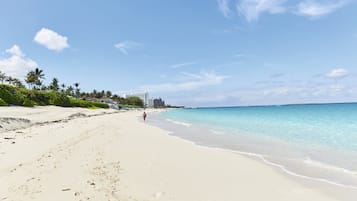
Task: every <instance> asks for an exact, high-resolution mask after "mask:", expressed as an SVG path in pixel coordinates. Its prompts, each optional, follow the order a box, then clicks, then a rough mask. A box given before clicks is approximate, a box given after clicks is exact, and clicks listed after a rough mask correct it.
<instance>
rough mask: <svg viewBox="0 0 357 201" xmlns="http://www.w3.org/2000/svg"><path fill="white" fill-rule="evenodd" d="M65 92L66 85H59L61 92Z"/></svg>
mask: <svg viewBox="0 0 357 201" xmlns="http://www.w3.org/2000/svg"><path fill="white" fill-rule="evenodd" d="M65 91H66V85H65V84H64V83H62V84H61V92H62V93H64V92H65Z"/></svg>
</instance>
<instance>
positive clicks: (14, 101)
mask: <svg viewBox="0 0 357 201" xmlns="http://www.w3.org/2000/svg"><path fill="white" fill-rule="evenodd" d="M0 98H1V99H3V100H4V101H5V102H6V103H8V104H10V105H22V102H23V101H24V96H23V95H22V94H21V92H20V91H19V89H18V88H16V87H13V86H10V85H4V84H2V85H0Z"/></svg>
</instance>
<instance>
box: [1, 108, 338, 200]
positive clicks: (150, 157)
mask: <svg viewBox="0 0 357 201" xmlns="http://www.w3.org/2000/svg"><path fill="white" fill-rule="evenodd" d="M103 112H106V113H112V114H104V113H103ZM113 112H115V111H112V110H86V109H73V108H57V107H42V108H35V109H30V108H0V117H1V118H4V117H12V118H22V119H28V120H30V121H31V124H29V125H28V126H29V127H27V128H22V129H15V130H11V131H6V130H2V132H0V137H1V138H0V200H1V201H3V200H4V201H10V200H11V201H18V200H44V201H45V200H46V201H48V200H52V201H53V200H59V201H60V200H61V201H63V200H98V201H104V200H122V201H125V200H142V201H149V200H174V201H191V200H192V201H209V200H215V201H230V200H232V201H233V200H234V201H236V200H257V201H258V200H259V201H261V200H274V201H280V200H288V201H293V200H299V201H301V200H306V201H308V200H309V201H310V200H314V201H318V200H324V201H329V200H333V199H332V198H329V197H327V196H326V195H324V194H322V193H321V192H320V191H318V190H317V189H314V188H307V187H305V186H303V185H301V184H299V183H297V182H295V181H293V180H291V179H289V178H287V177H286V176H284V175H282V174H280V173H278V172H277V171H276V170H274V169H273V168H271V167H269V166H267V165H265V164H263V163H261V162H259V161H256V160H253V159H249V158H247V157H244V156H240V155H237V154H234V153H232V152H229V151H223V150H217V149H213V148H205V147H199V146H196V145H194V144H192V143H190V142H187V141H184V140H182V139H179V138H176V137H173V136H170V135H168V132H167V131H164V130H161V129H159V128H156V127H153V126H150V125H147V124H145V123H143V122H142V121H141V119H140V118H139V116H140V115H141V111H129V112H119V113H118V112H115V113H113ZM73 114H75V115H74V116H71V115H73ZM78 114H84V115H78ZM70 116H71V117H70ZM149 118H150V115H149ZM63 119H64V120H65V121H61V120H63ZM41 122H46V123H41ZM34 123H36V124H34ZM9 124H16V122H15V123H14V122H11V123H9ZM15 127H16V126H15ZM15 127H14V126H13V125H12V129H14V128H15Z"/></svg>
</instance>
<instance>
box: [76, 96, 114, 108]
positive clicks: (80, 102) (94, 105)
mask: <svg viewBox="0 0 357 201" xmlns="http://www.w3.org/2000/svg"><path fill="white" fill-rule="evenodd" d="M69 100H70V103H71V106H72V107H84V108H109V105H108V104H106V103H100V102H91V101H86V100H77V99H74V98H70V99H69Z"/></svg>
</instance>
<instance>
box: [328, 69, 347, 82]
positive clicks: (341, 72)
mask: <svg viewBox="0 0 357 201" xmlns="http://www.w3.org/2000/svg"><path fill="white" fill-rule="evenodd" d="M326 76H327V77H328V78H332V79H342V78H344V77H346V76H348V71H347V70H346V69H343V68H336V69H333V70H331V71H330V72H328V73H327V74H326Z"/></svg>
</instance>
